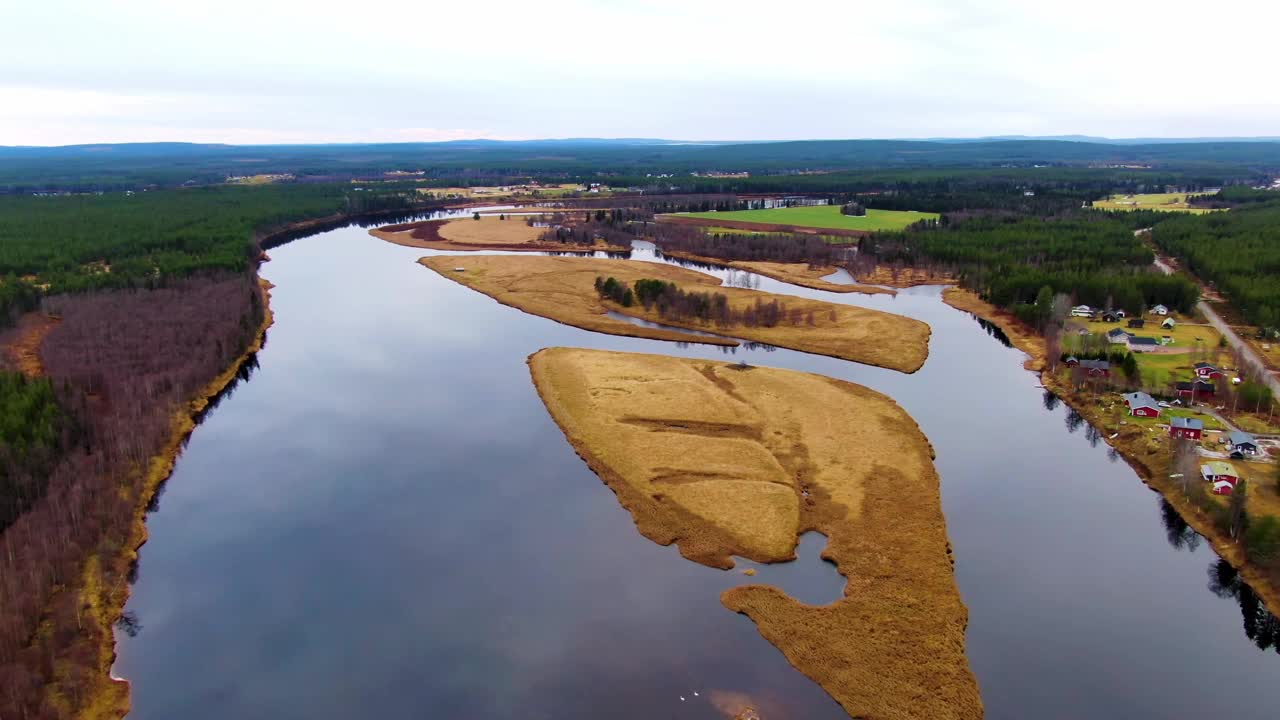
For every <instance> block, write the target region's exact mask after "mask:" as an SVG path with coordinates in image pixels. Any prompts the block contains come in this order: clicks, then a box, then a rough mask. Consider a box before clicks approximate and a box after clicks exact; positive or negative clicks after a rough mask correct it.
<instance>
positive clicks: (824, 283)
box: [662, 250, 898, 295]
mask: <svg viewBox="0 0 1280 720" xmlns="http://www.w3.org/2000/svg"><path fill="white" fill-rule="evenodd" d="M662 254H663V256H664V257H669V258H675V259H677V260H688V261H690V262H696V263H703V264H706V265H714V266H716V267H723V268H729V269H731V270H745V271H747V272H753V273H755V274H757V275H763V276H765V277H767V278H773V279H774V280H779V281H781V282H785V283H791V284H792V285H799V286H800V287H806V288H809V289H811V290H825V291H827V292H838V293H853V292H856V293H864V294H867V295H896V294H897V293H898V291H897V290H894V289H893V288H886V287H876V286H875V285H862V284H849V285H842V284H840V283H833V282H830V281H828V280H823V278H825V277H826V276H828V275H830V274H831V273H833V272H837V271H838V270H839V268H837V267H835V266H834V265H818V266H813V265H810V264H808V263H780V262H766V261H763V260H722V259H720V258H714V257H707V256H705V255H694V254H693V253H686V252H678V251H666V250H663V251H662Z"/></svg>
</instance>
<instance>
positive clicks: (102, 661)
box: [75, 271, 275, 720]
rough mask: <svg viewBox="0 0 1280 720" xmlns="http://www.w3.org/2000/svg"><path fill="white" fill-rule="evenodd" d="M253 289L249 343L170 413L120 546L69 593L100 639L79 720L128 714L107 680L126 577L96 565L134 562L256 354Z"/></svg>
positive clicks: (126, 699)
mask: <svg viewBox="0 0 1280 720" xmlns="http://www.w3.org/2000/svg"><path fill="white" fill-rule="evenodd" d="M255 273H256V271H255ZM258 287H259V289H260V292H261V297H262V324H261V325H260V326H259V327H258V330H257V334H256V335H255V337H254V340H253V342H251V343H250V344H249V346H248V347H246V348H245V350H244V352H242V353H241V354H240V355H239V356H238V357H237V358H236V360H235V361H233V362H232V363H230V365H228V366H227V368H226V369H225V370H223V371H222V373H221V374H219V375H218V376H216V377H214V378H213V379H212V380H210V381H209V383H208V384H206V385H205V386H204V387H203V388H202V389H201V390H200V392H199V393H197V394H196V396H195V397H193V398H192V399H191V400H190V401H188V402H187V403H186V404H185V405H183V406H181V407H180V408H179V409H178V410H177V411H175V412H174V415H173V418H172V426H171V433H170V436H169V441H168V442H167V443H166V444H165V446H164V447H163V449H162V450H161V451H160V452H159V453H157V454H156V455H153V456H152V457H151V458H150V460H149V461H148V465H147V469H146V479H145V481H144V483H143V488H142V493H141V495H140V496H139V497H138V502H137V504H136V505H135V507H134V512H133V521H132V528H131V530H130V532H129V537H128V539H127V540H126V541H125V543H124V545H122V546H121V548H120V550H119V551H118V552H117V553H116V554H115V556H114V557H108V558H103V557H102V556H101V555H99V554H96V553H95V554H92V555H90V556H89V557H88V559H86V561H85V567H84V570H83V571H82V573H81V579H82V585H81V587H80V588H78V589H76V590H75V591H76V592H78V593H79V594H80V596H81V599H82V603H83V604H84V605H85V606H87V607H88V608H89V609H90V612H88V613H87V615H88V617H89V618H90V619H91V621H92V622H94V623H96V625H97V627H96V628H94V631H95V632H98V633H101V635H102V645H101V647H100V648H99V676H98V681H97V683H98V687H97V689H96V690H95V691H93V692H92V693H90V695H89V699H88V702H86V704H85V706H84V707H83V708H82V709H81V712H80V713H79V714H78V717H80V718H84V719H86V720H100V719H105V718H112V719H115V720H119V719H121V718H123V717H124V716H125V715H127V714H128V713H129V711H130V709H131V700H130V690H131V686H130V684H129V681H128V680H126V679H124V678H117V677H115V676H114V675H112V674H111V670H112V667H113V666H114V665H115V661H116V639H115V631H114V627H115V624H116V623H117V622H118V621H119V620H120V618H121V617H123V615H124V608H125V604H126V603H127V601H128V599H129V595H130V586H129V583H128V580H127V575H128V573H127V572H116V573H115V575H116V577H117V578H119V579H118V581H117V582H115V583H108V581H107V578H106V577H105V576H104V573H103V569H102V564H103V562H104V560H105V561H106V562H107V563H108V564H109V566H110V567H112V568H115V569H116V570H127V568H128V567H129V565H131V564H132V563H135V562H137V560H138V552H139V550H141V548H142V546H143V545H145V544H146V542H147V537H148V535H147V524H146V516H147V506H148V505H149V504H150V503H151V501H152V499H153V498H154V497H155V495H156V492H157V491H158V490H159V489H160V487H161V486H162V485H163V484H164V482H165V481H167V480H168V479H169V477H170V476H171V475H172V474H173V470H174V467H175V466H176V465H177V462H178V458H179V457H181V455H182V449H183V445H184V443H185V442H186V440H187V438H188V437H189V436H190V435H191V433H192V432H193V431H194V430H195V429H196V426H197V422H196V418H197V417H199V416H200V414H201V413H202V412H203V411H204V409H205V408H206V407H208V405H209V403H210V402H211V401H212V400H213V399H214V398H215V397H217V396H218V395H219V394H220V393H221V392H222V391H223V390H225V389H226V388H227V386H228V385H230V384H231V383H232V382H233V381H234V380H235V379H236V376H237V374H238V373H239V372H240V368H241V367H242V366H243V365H244V363H245V362H246V361H248V360H249V359H250V358H251V357H252V356H253V355H254V354H256V353H257V352H259V351H260V350H261V349H262V346H263V344H264V342H265V341H266V336H267V329H268V328H270V327H271V326H272V325H273V324H274V323H275V314H274V313H273V312H272V311H271V303H270V301H271V289H272V288H273V287H275V286H274V285H272V284H271V283H270V282H269V281H267V280H266V279H264V278H262V277H261V276H259V277H258Z"/></svg>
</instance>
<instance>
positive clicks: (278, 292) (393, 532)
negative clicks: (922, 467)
mask: <svg viewBox="0 0 1280 720" xmlns="http://www.w3.org/2000/svg"><path fill="white" fill-rule="evenodd" d="M430 254H435V253H433V252H430V251H423V250H415V249H411V248H404V247H398V246H394V245H391V244H388V243H385V242H382V241H380V240H378V239H375V238H372V237H370V236H369V235H368V234H367V233H366V231H365V230H364V229H363V228H360V227H355V226H352V227H346V228H341V229H337V230H332V231H329V232H325V233H322V234H319V235H316V236H313V237H309V238H305V239H301V240H298V241H295V242H293V243H290V244H288V245H283V246H281V247H277V248H275V249H273V250H272V251H271V256H272V258H273V259H272V261H271V262H270V263H268V264H266V265H265V266H264V267H263V270H262V274H263V276H264V277H266V278H267V279H269V280H270V281H271V282H273V283H274V284H275V286H276V287H275V289H274V290H273V291H272V300H271V306H272V309H273V310H274V312H275V324H274V326H273V327H272V328H271V329H270V330H269V332H268V338H267V343H266V346H265V348H264V349H263V350H262V352H260V353H259V354H258V356H257V358H256V367H250V368H246V372H245V373H244V374H245V375H246V376H247V379H246V380H244V381H242V382H241V383H239V384H238V385H237V386H236V387H235V388H234V390H233V391H232V392H230V393H229V394H227V395H226V396H225V397H223V398H222V399H221V402H220V403H219V404H218V406H217V407H216V408H215V409H214V410H213V411H212V412H210V413H209V414H208V416H207V417H205V418H204V420H203V422H202V423H201V425H200V426H199V427H198V428H197V429H196V431H195V432H194V434H193V435H192V437H191V439H190V442H189V444H188V446H187V447H186V449H185V451H184V452H183V454H182V456H181V458H180V459H179V461H178V463H177V467H176V469H175V471H174V473H173V476H172V477H171V478H170V479H169V481H168V482H167V484H166V485H165V487H164V490H163V494H162V495H161V496H160V497H159V498H158V500H157V502H156V503H154V506H153V508H152V512H151V514H150V515H149V517H148V520H147V523H148V528H149V532H150V540H149V541H148V542H147V544H146V545H145V546H144V547H143V548H142V550H141V558H140V562H139V565H138V567H137V571H136V576H135V578H134V584H133V589H132V597H131V599H130V601H129V604H128V606H127V608H126V610H127V613H128V615H127V617H128V618H129V620H130V624H129V626H128V627H122V628H120V629H119V630H118V631H117V633H116V634H117V638H118V652H119V657H118V659H117V662H116V665H115V669H114V672H115V675H117V676H119V677H122V678H125V679H127V680H129V681H130V682H131V683H132V686H133V687H132V694H133V711H132V712H131V714H130V718H135V719H138V720H169V719H172V718H183V719H184V720H206V719H208V720H213V719H218V720H222V719H224V718H239V719H244V720H249V719H256V718H262V719H264V720H265V719H267V718H270V719H272V720H280V719H281V718H299V719H302V718H307V719H309V720H314V719H317V718H321V719H328V718H357V717H369V718H374V717H376V718H448V719H451V720H452V719H467V718H477V719H479V718H546V719H547V720H551V719H556V720H561V719H572V720H579V719H580V720H587V719H597V718H621V719H631V718H634V719H636V720H639V719H641V718H644V719H651V718H707V719H712V718H723V717H725V714H724V712H725V708H728V707H733V706H734V704H735V703H736V702H738V701H739V700H740V699H741V698H743V697H746V698H749V699H750V703H751V704H752V705H754V706H755V707H757V708H759V709H760V711H761V714H762V717H763V718H764V719H765V720H778V719H781V718H790V719H792V720H800V719H804V720H809V719H816V720H822V719H824V718H842V717H845V714H844V713H843V711H842V710H841V709H840V707H839V706H838V705H837V704H836V703H835V702H834V701H832V700H831V699H830V698H829V697H828V696H827V695H826V694H825V693H824V692H823V691H822V690H821V688H819V687H818V686H817V685H816V684H814V683H813V682H811V681H810V680H808V679H807V678H805V677H804V676H803V675H801V674H800V673H799V672H797V671H796V670H794V669H792V668H791V667H790V666H789V665H788V664H787V662H786V660H785V659H784V658H783V656H782V654H781V653H780V652H778V651H777V650H776V649H774V648H773V647H772V646H771V645H769V644H768V643H767V642H766V641H765V640H764V639H763V638H761V637H760V636H759V634H758V633H757V632H756V629H755V627H754V625H752V623H751V622H750V621H749V620H748V619H747V618H745V617H744V616H740V615H736V614H734V613H731V612H730V611H728V610H726V609H724V608H723V607H722V606H721V605H720V602H719V597H718V596H719V594H720V592H721V591H722V590H723V589H725V588H727V587H731V586H733V585H737V584H743V583H750V582H767V583H774V584H777V585H779V586H781V587H782V588H783V589H785V590H787V591H788V592H791V593H793V594H794V595H796V596H797V597H799V598H801V599H802V600H804V601H806V602H811V603H822V602H829V601H831V600H834V599H835V598H836V597H838V596H839V594H840V592H841V587H842V581H841V578H840V577H839V576H838V575H837V574H836V573H835V572H834V570H833V569H832V567H831V566H830V565H829V564H827V563H824V562H823V561H821V560H820V559H819V558H818V553H819V552H820V551H821V547H822V543H823V538H822V537H821V536H820V535H817V534H809V535H806V536H805V538H804V539H803V541H802V543H801V546H800V548H799V559H798V560H797V561H796V562H794V563H789V564H784V565H779V566H771V567H759V566H754V565H751V564H749V563H739V567H738V568H737V569H735V570H730V571H719V570H712V569H709V568H706V567H703V566H700V565H697V564H695V563H692V562H689V561H686V560H684V559H682V558H681V557H680V556H679V555H678V554H677V552H676V551H675V549H674V548H666V547H661V546H658V545H655V544H653V543H651V542H649V541H648V540H646V539H644V538H643V537H641V536H640V535H639V534H638V533H637V532H636V530H635V528H634V526H633V524H632V521H631V518H630V515H629V514H628V513H627V512H626V511H624V510H623V509H622V508H621V507H620V506H619V505H618V503H617V502H616V500H615V499H614V497H613V494H612V492H611V491H610V490H609V489H608V488H607V487H606V486H605V485H604V484H603V483H601V482H600V480H599V479H598V478H596V476H595V475H594V474H593V473H591V472H590V470H588V469H587V467H586V465H585V464H584V463H583V462H582V460H581V459H579V458H578V457H577V456H576V455H575V454H574V452H573V450H572V449H571V448H570V446H569V444H568V443H567V442H566V441H565V439H564V436H563V435H562V434H561V432H560V430H559V429H558V428H557V427H556V425H555V424H554V423H553V422H552V421H551V419H550V417H549V416H548V414H547V412H546V410H545V409H544V407H543V406H542V403H541V402H540V400H539V399H538V396H537V393H536V392H535V391H534V388H533V385H532V383H531V381H530V379H529V373H528V369H527V367H526V365H525V358H526V357H527V356H528V355H529V354H531V353H533V352H535V351H537V350H539V349H541V348H544V347H549V346H556V345H565V346H577V347H592V348H602V349H616V350H625V351H634V352H650V353H664V354H670V355H678V356H687V357H703V358H711V359H719V360H733V361H738V360H744V361H746V362H749V363H752V364H758V365H770V366H776V367H786V368H793V369H797V370H804V371H809V372H815V373H820V374H823V375H828V376H832V377H838V378H842V379H846V380H849V381H852V382H856V383H860V384H864V385H867V386H870V387H872V388H874V389H876V390H879V391H881V392H884V393H886V394H888V395H889V396H891V397H893V398H894V399H895V400H897V401H898V403H900V404H901V405H902V406H903V407H904V408H905V409H906V410H907V411H908V412H909V413H910V414H911V415H912V416H914V417H915V419H916V420H917V421H918V422H919V424H920V426H921V428H922V429H923V430H924V432H925V434H926V435H927V436H928V437H929V439H930V441H931V442H932V444H933V447H934V449H935V451H936V453H937V459H936V463H937V466H938V470H939V473H940V475H941V477H942V496H943V510H944V511H945V513H946V519H947V530H948V534H949V536H950V539H951V542H952V545H953V546H954V549H955V557H956V579H957V582H958V584H959V587H960V590H961V593H962V596H963V599H964V601H965V603H966V605H967V606H968V609H969V616H970V624H969V628H968V639H967V642H968V653H969V658H970V662H971V665H972V668H973V670H974V672H975V674H976V675H977V677H978V681H979V685H980V687H981V690H982V694H983V700H984V703H985V705H986V709H987V717H989V718H1041V719H1043V718H1085V717H1088V718H1112V717H1114V718H1170V717H1196V716H1205V715H1208V714H1209V713H1214V714H1222V715H1225V716H1229V717H1234V718H1274V717H1275V715H1276V712H1277V711H1276V708H1280V654H1277V650H1276V647H1275V644H1274V643H1275V641H1276V640H1277V634H1280V628H1278V624H1277V622H1276V620H1275V618H1274V617H1272V616H1270V615H1269V614H1267V613H1266V612H1265V610H1260V609H1259V608H1258V605H1257V602H1256V599H1253V596H1252V594H1251V593H1250V591H1249V590H1248V588H1247V587H1243V586H1240V585H1239V584H1238V582H1234V579H1233V577H1232V575H1231V573H1230V572H1229V569H1226V570H1224V569H1223V568H1220V567H1219V563H1218V559H1217V557H1216V555H1214V553H1213V552H1212V549H1211V548H1209V547H1208V546H1207V544H1206V543H1204V542H1200V541H1199V540H1198V537H1197V536H1195V535H1194V533H1193V532H1190V531H1189V530H1186V529H1185V528H1183V527H1181V526H1180V524H1179V523H1178V521H1177V518H1176V515H1174V516H1169V514H1168V513H1166V512H1164V510H1163V508H1162V504H1161V501H1160V497H1159V496H1158V495H1157V494H1155V493H1154V492H1152V491H1151V490H1149V489H1148V488H1146V486H1144V485H1143V484H1142V482H1141V481H1140V480H1139V479H1138V478H1137V476H1136V475H1135V474H1134V472H1133V470H1132V469H1130V468H1129V467H1128V466H1127V465H1126V464H1125V463H1124V462H1123V461H1121V460H1118V459H1117V458H1116V457H1115V456H1114V454H1112V453H1110V452H1109V451H1108V448H1107V446H1106V444H1105V443H1102V442H1100V440H1101V438H1099V437H1098V436H1097V435H1096V433H1093V432H1091V430H1090V429H1089V428H1088V426H1087V425H1086V424H1083V423H1082V422H1080V419H1079V416H1076V415H1074V414H1073V413H1071V412H1070V411H1069V410H1068V409H1067V408H1066V407H1065V406H1063V405H1061V404H1059V403H1057V402H1056V399H1054V398H1053V397H1052V396H1046V395H1045V392H1044V390H1043V389H1041V388H1039V387H1038V379H1037V378H1036V377H1035V376H1034V375H1033V374H1031V373H1029V372H1026V371H1025V370H1023V369H1022V361H1023V356H1022V354H1021V353H1019V352H1018V351H1016V350H1014V349H1012V348H1009V347H1007V345H1006V344H1004V343H1002V342H1001V338H1000V336H999V331H997V330H993V329H989V328H987V327H984V326H983V325H982V324H980V323H979V322H978V321H976V320H975V318H973V317H972V316H970V315H968V314H966V313H963V312H959V311H957V310H954V309H952V308H950V307H948V306H947V305H945V304H943V303H942V302H941V299H940V295H941V289H940V288H937V287H920V288H914V289H911V290H905V291H901V292H899V293H898V295H897V296H896V297H895V296H887V295H875V296H868V295H860V294H836V293H824V292H821V291H815V290H808V289H804V288H799V287H796V286H792V285H788V284H786V283H782V282H778V281H775V280H771V279H768V278H762V277H759V276H754V275H747V274H745V273H741V272H730V271H721V270H716V271H712V272H713V273H714V274H717V275H719V276H720V277H722V278H724V279H726V280H727V281H730V282H734V283H737V284H743V283H745V284H749V285H751V286H755V287H759V288H760V289H762V290H769V291H772V292H779V293H785V294H791V295H801V296H808V297H821V298H822V299H824V300H828V301H831V302H843V303H850V304H855V305H861V306H864V307H872V308H877V309H882V310H886V311H890V312H896V313H901V314H904V315H909V316H911V317H915V318H919V319H920V320H923V321H925V322H927V323H929V325H930V326H931V327H932V329H933V335H932V338H931V343H930V356H929V360H928V362H927V363H926V364H925V366H924V367H923V368H922V369H921V370H920V371H919V372H917V373H915V374H912V375H905V374H902V373H897V372H894V371H891V370H884V369H880V368H874V367H868V366H862V365H858V364H855V363H850V362H845V361H841V360H837V359H832V358H825V357H819V356H815V355H808V354H804V353H799V352H794V351H789V350H784V349H774V348H768V347H751V348H738V349H736V350H732V351H730V350H726V349H722V348H718V347H714V346H708V345H701V344H687V345H686V344H674V343H662V342H657V341H651V340H642V339H635V338H620V337H612V336H607V335H600V334H595V333H591V332H587V331H583V330H578V329H576V328H572V327H568V326H565V325H561V324H558V323H555V322H553V321H550V320H546V319H543V318H539V317H535V316H532V315H527V314H524V313H522V312H520V311H519V310H516V309H514V308H509V307H505V306H502V305H499V304H498V303H496V302H494V301H493V300H491V299H489V298H488V297H486V296H484V295H481V294H478V293H475V292H473V291H470V290H467V289H466V288H464V287H462V286H460V285H458V284H456V283H454V282H452V281H450V280H449V279H447V278H444V277H441V276H439V275H437V274H436V273H434V272H431V271H430V270H427V269H426V268H423V267H421V266H419V265H418V264H416V263H415V262H414V261H415V260H416V259H417V258H419V257H421V256H423V255H430ZM632 257H633V259H634V260H636V261H659V258H657V257H656V255H655V253H654V252H653V250H652V248H651V246H647V245H644V244H638V245H637V249H636V251H635V252H633V254H632ZM250 371H251V372H250ZM747 567H756V568H757V569H758V571H759V574H757V575H756V576H755V577H747V576H746V575H744V574H743V573H742V572H741V570H742V569H744V568H747ZM126 630H127V632H126Z"/></svg>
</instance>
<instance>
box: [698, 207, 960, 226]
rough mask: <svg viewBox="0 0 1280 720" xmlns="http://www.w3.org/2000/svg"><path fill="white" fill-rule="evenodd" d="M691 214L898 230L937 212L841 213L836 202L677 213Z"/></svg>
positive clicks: (929, 217) (934, 217)
mask: <svg viewBox="0 0 1280 720" xmlns="http://www.w3.org/2000/svg"><path fill="white" fill-rule="evenodd" d="M680 215H681V216H683V217H694V218H703V219H711V220H727V221H732V222H749V223H761V224H769V225H781V226H788V227H807V228H829V229H833V230H855V231H858V230H861V231H866V232H873V231H877V230H902V229H904V228H906V227H907V226H908V225H910V224H912V223H916V222H920V221H921V220H937V219H938V214H937V213H927V212H915V211H914V210H867V214H866V215H864V216H861V217H855V216H852V215H841V214H840V206H838V205H817V206H813V207H791V208H774V209H772V210H734V211H732V212H702V213H680Z"/></svg>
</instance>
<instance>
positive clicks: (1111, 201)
mask: <svg viewBox="0 0 1280 720" xmlns="http://www.w3.org/2000/svg"><path fill="white" fill-rule="evenodd" d="M1093 207H1094V209H1095V210H1162V211H1167V212H1184V213H1192V214H1200V213H1207V212H1213V211H1212V210H1209V209H1208V208H1193V207H1187V194H1186V193H1147V194H1145V195H1112V196H1111V197H1109V198H1107V199H1106V200H1095V201H1094V203H1093Z"/></svg>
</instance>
